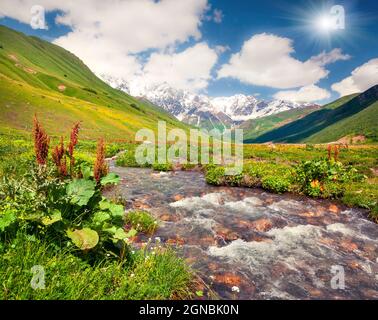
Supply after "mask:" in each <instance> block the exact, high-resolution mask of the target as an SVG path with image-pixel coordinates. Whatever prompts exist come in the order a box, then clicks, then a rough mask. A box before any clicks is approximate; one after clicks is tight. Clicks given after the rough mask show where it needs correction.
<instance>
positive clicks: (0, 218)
mask: <svg viewBox="0 0 378 320" xmlns="http://www.w3.org/2000/svg"><path fill="white" fill-rule="evenodd" d="M16 219H17V217H16V214H15V213H14V212H12V211H6V212H5V213H4V214H2V213H0V230H1V231H4V230H5V228H7V227H9V226H10V225H11V224H12V223H13V222H15V221H16Z"/></svg>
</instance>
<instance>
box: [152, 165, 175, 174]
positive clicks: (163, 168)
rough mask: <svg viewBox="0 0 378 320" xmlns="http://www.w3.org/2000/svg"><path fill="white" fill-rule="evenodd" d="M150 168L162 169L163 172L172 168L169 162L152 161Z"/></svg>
mask: <svg viewBox="0 0 378 320" xmlns="http://www.w3.org/2000/svg"><path fill="white" fill-rule="evenodd" d="M152 168H153V169H154V170H155V171H164V172H167V171H172V170H173V166H172V164H170V163H154V164H153V165H152Z"/></svg>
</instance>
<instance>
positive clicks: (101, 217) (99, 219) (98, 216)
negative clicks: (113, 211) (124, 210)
mask: <svg viewBox="0 0 378 320" xmlns="http://www.w3.org/2000/svg"><path fill="white" fill-rule="evenodd" d="M109 219H110V214H109V213H107V212H105V211H97V212H96V213H95V214H94V215H93V222H94V223H96V224H102V223H103V222H105V221H107V220H109Z"/></svg>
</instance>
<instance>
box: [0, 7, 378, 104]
mask: <svg viewBox="0 0 378 320" xmlns="http://www.w3.org/2000/svg"><path fill="white" fill-rule="evenodd" d="M78 2H79V3H80V5H82V6H80V5H79V4H77V3H78ZM107 2H108V4H107V6H108V7H107V8H106V9H105V7H102V6H104V5H106V3H107ZM131 2H132V1H131ZM179 2H180V1H176V2H175V3H174V1H172V0H163V1H161V3H159V2H157V1H156V2H154V1H152V0H139V2H138V4H137V5H132V4H130V1H128V0H126V1H123V2H122V1H121V0H114V1H102V4H100V2H98V1H96V0H94V1H92V2H90V1H89V2H88V1H87V0H84V1H76V3H75V2H72V3H71V2H70V1H67V3H68V4H67V5H62V4H60V1H54V0H50V1H49V0H41V1H39V3H41V5H42V6H43V7H45V9H46V16H45V17H46V24H47V26H48V30H40V29H39V30H33V29H32V28H31V26H30V24H29V23H28V22H29V20H30V17H29V15H30V7H31V6H32V5H33V1H28V0H26V1H24V2H21V0H12V1H10V0H9V1H8V0H3V1H2V3H3V4H0V16H3V17H2V18H0V23H1V24H4V25H6V26H9V27H11V28H14V29H17V30H19V31H22V32H25V33H27V34H31V35H36V36H39V37H41V38H43V39H45V40H48V41H52V42H56V43H57V44H58V45H61V46H63V47H65V48H67V49H68V50H70V51H72V52H73V53H75V54H76V55H78V56H79V57H80V58H82V59H83V60H84V62H86V63H87V64H88V65H89V66H90V67H91V68H92V69H95V70H94V71H95V72H96V73H102V74H103V73H109V75H111V76H114V77H123V78H125V79H127V80H132V81H133V80H134V79H137V80H135V83H136V84H135V88H137V89H138V88H139V86H140V82H141V81H144V80H146V81H147V82H148V84H151V83H153V84H156V83H158V82H159V81H161V82H168V83H169V84H170V85H172V86H173V87H175V86H176V87H177V88H178V89H185V90H189V91H194V92H198V93H205V94H208V95H210V96H212V97H216V96H230V95H234V94H238V93H243V94H252V95H255V94H256V95H259V97H260V98H263V99H273V97H276V98H277V97H284V98H286V97H287V98H288V99H292V100H293V99H294V100H295V99H303V100H307V101H308V102H315V99H316V98H318V97H320V98H322V99H320V100H317V101H316V102H319V103H325V102H328V101H331V100H334V99H335V98H337V97H339V96H340V95H344V94H348V93H351V92H353V91H356V90H358V91H362V90H365V89H366V87H367V86H370V85H372V84H374V83H377V82H378V73H377V68H378V66H377V61H376V60H374V59H377V58H378V41H377V40H376V39H377V36H376V35H377V34H378V1H375V0H360V1H357V0H345V1H343V0H339V1H321V0H304V1H289V0H284V1H276V0H250V1H242V0H233V1H230V0H217V1H214V0H213V1H212V0H210V1H206V0H186V1H185V2H186V3H185V4H183V2H182V3H181V4H180V3H179ZM91 3H92V4H93V5H91ZM334 5H342V6H343V8H344V10H345V29H337V30H332V29H327V30H324V29H320V28H319V27H318V25H317V23H315V22H316V21H318V20H319V17H325V16H329V14H330V9H331V7H332V6H334ZM110 7H112V8H110ZM133 10H135V11H133ZM120 12H124V14H123V15H118V13H120ZM176 13H177V14H176ZM136 15H139V19H138V20H134V18H135V16H136ZM141 15H143V16H141ZM180 15H181V16H180ZM183 15H184V16H185V18H182V17H183ZM57 17H58V19H57ZM59 17H63V18H62V19H60V20H59ZM117 19H118V20H117ZM127 19H129V20H130V21H129V22H128V21H127ZM140 20H142V21H141V22H140ZM155 20H156V21H157V22H156V23H155ZM142 23H143V24H142ZM133 25H135V30H131V29H133V28H132V26H133ZM93 26H95V27H93ZM130 26H131V27H130ZM86 28H87V29H86ZM93 29H96V30H97V34H96V33H95V32H94V31H93ZM83 30H84V31H83ZM139 30H140V33H138V32H139ZM91 37H92V38H91ZM264 43H272V45H271V50H270V48H269V47H268V48H264V49H262V47H263V44H264ZM276 43H277V46H276V45H275V44H276ZM96 45H97V47H96ZM89 47H90V48H89ZM106 48H108V50H106ZM242 48H244V49H245V50H244V51H243V50H242ZM263 50H266V51H263ZM287 50H290V51H291V52H289V53H287ZM243 52H244V53H243ZM321 53H324V54H325V56H324V57H323V58H324V59H325V60H327V61H328V62H327V63H320V62H317V63H316V64H315V62H314V61H319V59H320V58H319V59H317V58H315V59H313V60H311V58H312V57H316V56H318V55H319V54H321ZM270 54H271V57H272V58H271V61H269V57H270ZM235 55H239V58H238V59H236V60H237V61H234V63H232V62H231V60H230V59H232V57H233V56H235ZM265 56H266V57H267V59H266V60H268V61H265V59H264V57H265ZM258 59H261V63H260V61H259V60H258ZM324 59H322V60H324ZM309 60H310V61H309ZM325 60H324V61H325ZM329 60H332V61H331V62H329ZM112 61H113V65H112V64H111V63H112ZM279 61H280V63H281V65H280V63H279ZM115 64H117V66H114V65H115ZM286 64H287V66H286ZM301 64H303V68H302V67H301ZM120 65H121V66H122V68H120V67H119V66H120ZM259 67H261V68H259ZM358 68H359V69H358ZM249 69H250V70H249ZM353 71H355V72H354V75H352V74H351V73H352V72H353ZM302 72H303V75H302V74H301V73H302ZM265 73H266V74H265ZM310 73H314V75H313V76H308V74H310ZM220 75H221V76H220ZM277 78H278V79H277ZM263 79H264V80H263ZM335 84H336V85H335ZM333 85H335V86H333Z"/></svg>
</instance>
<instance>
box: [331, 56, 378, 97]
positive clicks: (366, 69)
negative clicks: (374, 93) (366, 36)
mask: <svg viewBox="0 0 378 320" xmlns="http://www.w3.org/2000/svg"><path fill="white" fill-rule="evenodd" d="M376 84H378V58H375V59H372V60H370V61H368V62H366V63H365V64H363V65H362V66H360V67H358V68H356V69H354V70H353V71H352V74H351V75H350V76H349V77H347V78H345V79H344V80H342V81H340V82H337V83H334V84H333V85H332V87H331V88H332V90H334V91H336V92H338V93H339V94H340V96H345V95H348V94H352V93H357V92H363V91H365V90H367V89H369V88H370V87H372V86H374V85H376Z"/></svg>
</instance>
